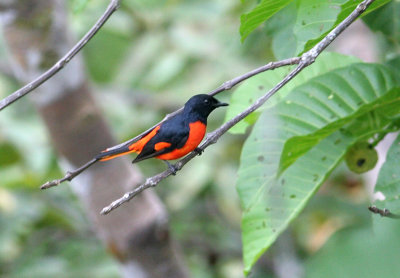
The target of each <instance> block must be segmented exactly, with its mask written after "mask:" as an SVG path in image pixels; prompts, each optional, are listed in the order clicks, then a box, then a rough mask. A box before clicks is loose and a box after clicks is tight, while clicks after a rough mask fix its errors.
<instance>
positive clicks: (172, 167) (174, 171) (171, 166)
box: [163, 160, 177, 176]
mask: <svg viewBox="0 0 400 278" xmlns="http://www.w3.org/2000/svg"><path fill="white" fill-rule="evenodd" d="M163 161H164V162H165V163H166V164H167V166H168V169H170V170H171V172H172V173H171V174H172V175H173V176H175V175H176V171H177V170H176V168H175V166H174V165H172V164H171V163H169V162H168V161H166V160H163Z"/></svg>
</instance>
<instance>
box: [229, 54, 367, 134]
mask: <svg viewBox="0 0 400 278" xmlns="http://www.w3.org/2000/svg"><path fill="white" fill-rule="evenodd" d="M359 61H360V60H359V59H357V58H355V57H351V56H345V55H341V54H337V53H333V52H326V53H322V54H321V55H320V57H319V58H318V59H317V60H316V61H315V63H314V64H313V66H312V67H308V68H306V69H304V70H303V71H302V72H301V73H299V74H298V75H297V76H296V78H295V79H293V80H292V81H291V82H289V83H288V84H286V85H285V86H284V87H283V88H282V89H281V90H280V91H279V92H278V93H277V94H276V95H275V96H273V97H272V98H271V99H270V100H269V101H268V102H267V103H266V104H265V105H264V106H263V107H261V108H260V110H258V111H259V112H261V111H262V110H264V109H266V108H268V107H272V106H274V105H276V104H277V103H278V102H279V101H281V99H282V98H284V97H285V96H286V95H287V94H288V93H289V92H290V91H291V90H293V88H295V87H297V86H299V85H301V84H304V83H305V82H306V81H308V80H309V79H311V78H313V77H315V76H319V75H322V74H324V73H326V72H329V71H331V70H333V69H336V68H340V67H344V66H347V65H350V64H353V63H357V62H359ZM291 69H292V67H286V68H279V69H276V70H273V71H267V72H263V73H261V74H258V75H256V76H254V77H252V78H250V79H248V80H246V81H245V82H243V84H242V85H240V87H239V88H238V89H237V90H235V92H233V94H232V97H231V100H230V105H229V106H228V110H227V113H226V121H228V120H230V119H231V118H233V117H234V116H236V115H237V114H238V113H240V112H242V111H243V110H245V109H246V108H247V107H248V106H249V105H250V104H251V103H253V101H255V100H256V99H257V98H259V97H261V96H262V95H264V94H265V93H266V92H267V91H269V90H270V89H271V88H273V87H274V86H275V85H276V84H277V83H278V82H279V81H281V80H282V78H283V77H284V76H285V75H287V74H288V73H289V72H290V70H291ZM259 112H256V114H252V116H251V117H252V118H249V117H247V118H245V119H244V121H241V122H239V123H238V124H237V125H236V126H234V127H233V128H232V129H231V130H230V132H232V133H244V132H245V131H246V128H247V127H248V126H249V125H250V124H252V123H253V122H254V117H257V115H258V113H259Z"/></svg>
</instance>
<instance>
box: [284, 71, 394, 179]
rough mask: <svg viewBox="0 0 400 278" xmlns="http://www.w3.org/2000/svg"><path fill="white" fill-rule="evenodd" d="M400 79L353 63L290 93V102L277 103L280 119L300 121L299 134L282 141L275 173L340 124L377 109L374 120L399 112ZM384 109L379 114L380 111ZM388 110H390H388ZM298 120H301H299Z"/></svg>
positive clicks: (292, 122) (294, 123)
mask: <svg viewBox="0 0 400 278" xmlns="http://www.w3.org/2000/svg"><path fill="white" fill-rule="evenodd" d="M395 87H400V80H399V79H398V78H396V75H395V74H393V72H392V71H391V70H389V69H388V68H387V67H385V66H381V65H368V64H354V65H351V66H349V67H346V68H342V69H337V70H335V71H332V72H329V73H327V74H325V75H322V76H319V77H316V78H314V79H312V80H310V81H309V82H307V83H306V84H304V85H303V86H299V87H297V88H296V89H294V90H293V91H292V93H291V97H290V100H289V101H287V102H286V103H280V104H279V105H280V106H282V107H281V108H280V109H281V111H282V112H281V113H282V114H281V117H285V118H286V121H287V122H290V123H291V125H296V124H298V122H299V121H300V122H301V123H302V124H303V125H304V124H305V125H304V126H305V128H304V129H303V132H305V133H304V134H303V135H297V136H295V137H292V138H290V139H289V140H287V141H286V143H285V146H284V149H283V151H282V156H281V162H280V169H279V172H282V171H284V170H285V169H286V168H287V167H289V165H291V164H292V163H293V162H294V161H296V159H298V158H299V157H300V156H302V155H303V154H304V153H305V152H307V151H308V150H309V149H310V148H311V147H313V146H314V145H315V144H317V143H318V142H319V141H320V140H321V139H323V138H325V137H326V136H327V135H329V134H331V133H333V132H334V131H336V130H337V129H339V128H340V127H342V126H343V125H345V124H347V123H349V122H350V121H352V120H354V119H355V118H359V117H360V116H362V115H365V117H367V113H369V112H371V111H375V110H378V109H379V110H378V111H380V112H381V113H379V114H374V117H379V118H382V117H383V118H387V117H388V115H387V113H390V116H391V117H392V116H393V114H394V115H395V114H396V113H399V112H400V110H399V109H398V107H399V106H400V90H393V91H392V92H390V93H388V92H389V91H390V90H392V89H393V88H395ZM382 107H383V108H384V110H383V111H382V110H381V108H382ZM388 108H392V109H388ZM299 117H301V119H299Z"/></svg>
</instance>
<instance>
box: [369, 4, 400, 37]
mask: <svg viewBox="0 0 400 278" xmlns="http://www.w3.org/2000/svg"><path fill="white" fill-rule="evenodd" d="M399 14H400V2H398V1H392V2H390V3H389V4H387V5H385V6H383V7H381V8H379V9H377V10H375V11H373V12H372V13H370V14H368V15H367V16H365V17H364V18H363V19H364V22H365V23H367V25H368V26H369V27H370V28H371V29H372V30H373V31H375V32H378V31H380V32H382V33H383V34H384V35H385V36H386V37H387V38H388V39H389V40H392V41H393V42H396V41H397V43H398V42H399V41H400V19H399Z"/></svg>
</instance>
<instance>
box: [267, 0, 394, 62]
mask: <svg viewBox="0 0 400 278" xmlns="http://www.w3.org/2000/svg"><path fill="white" fill-rule="evenodd" d="M389 1H390V0H377V1H375V2H374V3H373V4H372V5H371V6H370V7H369V8H368V10H367V11H366V12H364V13H363V14H362V16H364V15H366V14H368V13H370V12H371V11H373V10H376V9H377V8H378V7H381V6H382V5H384V4H386V3H388V2H389ZM360 2H361V0H358V1H353V0H350V1H349V0H337V1H335V2H332V1H329V0H321V1H315V0H296V1H294V2H293V3H291V4H290V5H287V6H286V7H285V8H283V9H282V10H280V11H279V12H277V13H276V14H275V15H273V16H272V17H271V18H270V19H269V20H268V22H267V24H266V33H267V35H268V36H269V37H270V38H271V39H272V50H273V52H274V54H275V56H276V58H277V59H283V58H288V57H292V56H295V55H297V54H299V53H302V52H304V51H307V50H309V49H311V48H312V47H313V46H314V45H315V44H316V43H318V42H319V41H321V39H322V38H323V37H325V36H326V35H327V33H328V32H330V31H331V30H332V29H333V28H335V27H336V26H337V25H338V24H339V23H340V22H341V21H343V20H344V19H345V18H346V17H347V16H348V15H349V14H350V13H351V12H352V11H353V10H354V9H355V7H356V6H357V5H358V4H359V3H360Z"/></svg>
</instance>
